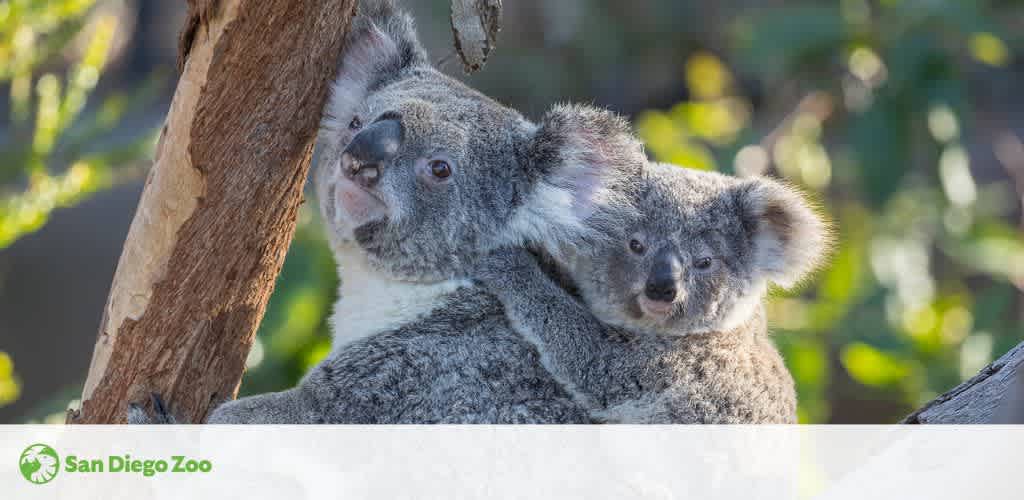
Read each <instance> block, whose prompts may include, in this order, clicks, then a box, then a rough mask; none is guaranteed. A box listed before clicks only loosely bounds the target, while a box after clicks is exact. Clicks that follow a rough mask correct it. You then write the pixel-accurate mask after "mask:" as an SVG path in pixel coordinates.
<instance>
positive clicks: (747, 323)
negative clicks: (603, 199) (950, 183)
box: [475, 164, 829, 424]
mask: <svg viewBox="0 0 1024 500" xmlns="http://www.w3.org/2000/svg"><path fill="white" fill-rule="evenodd" d="M634 199H635V204H636V212H635V213H633V214H632V215H629V216H626V217H623V219H622V220H621V221H620V222H621V224H620V225H619V227H618V230H617V232H616V236H615V237H614V238H609V239H607V240H605V241H602V242H597V243H596V244H597V246H598V247H597V248H596V249H593V251H589V252H576V253H575V254H571V253H566V255H567V256H566V257H563V259H562V260H559V259H555V260H556V264H557V265H558V266H559V267H560V268H561V269H562V276H557V277H555V279H552V278H550V277H549V275H548V274H549V273H546V272H545V269H543V268H542V267H541V266H540V265H539V264H538V262H537V261H536V260H535V259H534V258H533V257H532V255H531V253H530V252H528V251H527V250H525V249H500V250H498V251H496V252H494V253H492V255H491V256H490V257H488V258H487V259H484V260H483V261H481V269H480V270H478V271H477V272H476V273H475V276H476V278H477V280H479V281H480V282H481V283H482V284H483V286H485V287H486V288H487V289H488V290H489V291H490V292H491V293H493V294H495V295H496V296H497V297H498V298H499V299H500V300H501V303H502V304H503V305H504V307H505V311H506V314H508V316H509V318H510V320H511V321H512V324H513V325H514V326H515V328H516V329H517V330H518V331H520V332H521V333H522V334H523V335H524V336H525V337H526V338H528V339H530V340H531V342H533V343H535V344H536V345H538V347H539V350H540V352H541V362H542V363H543V364H544V366H545V367H547V368H548V370H549V371H550V372H551V373H552V374H553V375H554V376H555V377H556V378H557V379H558V380H559V381H561V382H562V383H563V385H564V386H565V387H567V388H568V389H569V390H570V392H571V393H572V394H573V395H574V398H575V399H576V400H577V401H578V402H580V404H581V405H582V406H584V407H585V408H587V410H588V412H589V414H590V415H591V417H592V418H593V419H595V420H596V421H602V422H615V423H661V424H669V423H795V422H796V394H795V391H794V387H793V380H792V377H791V376H790V374H789V372H788V371H787V370H786V367H785V365H784V364H783V360H782V358H781V357H780V356H779V353H778V351H777V350H776V349H775V347H774V345H773V344H772V342H771V340H770V339H769V336H768V333H767V327H766V323H765V313H764V307H763V304H762V302H763V299H764V297H765V295H766V290H767V287H768V284H769V283H774V284H776V285H779V286H783V287H789V286H792V285H794V284H796V283H797V282H798V281H800V280H801V279H802V278H803V277H804V276H805V275H806V274H807V273H808V272H810V271H811V270H813V269H814V268H815V267H816V265H817V263H818V262H819V261H820V259H821V257H822V255H823V253H824V251H825V249H826V247H827V245H828V239H829V238H828V230H827V226H826V224H825V223H824V222H823V221H822V219H820V218H819V217H818V216H817V215H816V214H815V212H814V211H813V210H812V209H811V208H810V207H809V206H808V204H807V203H806V202H805V201H804V200H803V198H802V197H801V196H800V195H799V194H797V192H796V191H794V190H793V189H790V188H788V187H786V186H784V185H782V184H780V183H777V182H774V181H771V180H768V179H751V180H743V179H737V178H733V177H728V176H725V175H721V174H717V173H709V172H700V171H695V170H689V169H684V168H680V167H677V166H673V165H665V164H653V165H651V166H650V167H649V168H648V169H647V171H646V173H645V175H644V180H643V182H642V183H640V185H639V187H638V189H637V190H636V192H635V194H634ZM620 216H621V214H620ZM566 279H567V280H569V282H571V283H572V285H573V287H574V289H575V290H576V291H577V292H578V295H579V297H578V298H579V299H580V300H577V297H574V296H573V295H571V294H570V293H569V292H567V291H566V290H565V289H564V288H563V287H562V286H560V284H559V283H558V280H566Z"/></svg>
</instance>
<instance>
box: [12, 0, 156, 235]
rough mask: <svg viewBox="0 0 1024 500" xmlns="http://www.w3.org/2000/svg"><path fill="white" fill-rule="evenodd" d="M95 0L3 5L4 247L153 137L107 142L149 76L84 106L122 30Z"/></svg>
mask: <svg viewBox="0 0 1024 500" xmlns="http://www.w3.org/2000/svg"><path fill="white" fill-rule="evenodd" d="M116 3H117V2H107V4H108V5H107V6H108V7H109V6H110V5H113V4H116ZM94 4H96V1H95V0H63V1H61V0H12V1H10V2H6V3H2V4H0V84H5V83H6V84H8V87H9V89H10V96H9V97H10V108H9V112H10V121H9V129H8V130H6V131H5V134H4V135H5V137H6V140H5V141H4V142H3V143H2V144H0V156H2V157H3V158H4V161H3V163H2V165H0V249H2V248H4V247H6V246H8V245H10V244H11V243H13V242H14V241H15V240H16V239H18V238H19V237H20V236H22V235H24V234H26V233H29V232H32V231H35V230H37V229H39V228H40V227H42V226H43V224H45V223H46V220H47V218H48V217H49V215H50V213H51V212H52V211H53V210H54V209H55V208H58V207H68V206H72V205H74V204H75V203H77V202H79V201H81V200H82V199H83V198H85V197H86V196H88V195H90V194H92V193H95V192H96V191H98V190H100V189H104V188H107V187H110V186H111V185H113V184H114V183H115V182H116V181H117V180H118V178H119V177H123V176H124V175H125V173H124V172H121V171H119V169H120V167H125V166H132V164H133V161H135V160H136V159H139V158H142V157H144V156H145V155H146V153H147V151H148V150H149V149H150V146H151V144H152V143H153V135H152V132H151V131H148V133H143V134H138V133H136V134H133V135H132V137H131V138H130V139H129V140H125V141H121V142H119V143H113V144H112V143H108V142H106V141H109V140H110V137H111V135H112V134H111V133H112V132H113V131H114V129H115V128H116V127H117V126H118V125H121V120H122V119H123V117H124V114H125V112H126V111H127V110H129V109H134V108H137V107H138V106H139V105H140V104H142V103H143V102H144V100H145V99H147V98H150V97H152V96H153V95H154V93H155V92H154V90H155V89H154V88H153V87H154V85H153V84H150V85H143V86H142V87H141V88H140V89H137V90H135V91H134V92H133V93H132V94H123V93H114V94H113V95H110V96H107V97H106V98H105V99H103V100H102V102H100V103H99V104H98V105H96V106H93V107H92V109H89V110H88V111H86V104H87V101H88V100H89V97H90V95H91V94H92V93H93V90H94V88H95V87H96V84H97V83H98V82H99V79H100V76H101V73H102V71H103V69H104V66H105V65H106V62H107V58H108V55H109V53H110V51H111V47H112V41H113V39H114V37H115V35H116V34H117V30H118V19H117V17H116V16H115V15H113V14H111V13H106V12H104V11H103V10H102V9H93V7H94ZM62 62H63V64H62ZM62 73H63V74H62ZM97 143H103V144H102V145H100V146H98V147H97ZM135 173H136V174H137V172H135Z"/></svg>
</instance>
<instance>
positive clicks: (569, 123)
mask: <svg viewBox="0 0 1024 500" xmlns="http://www.w3.org/2000/svg"><path fill="white" fill-rule="evenodd" d="M525 151H526V158H525V163H526V170H527V176H528V177H529V184H530V186H529V189H530V191H529V193H530V194H529V196H528V197H526V198H525V199H524V200H523V202H522V205H521V206H520V207H519V209H518V213H517V214H516V216H515V217H514V219H513V225H514V228H515V229H520V230H522V231H521V232H523V233H525V235H524V237H525V238H526V239H528V240H532V241H534V242H551V241H553V242H555V244H560V243H566V242H567V241H566V240H573V239H576V238H578V237H580V236H584V233H585V232H587V231H588V229H594V227H595V225H596V224H599V223H600V219H601V217H600V215H601V214H604V215H607V214H609V213H613V212H621V211H622V210H628V209H629V202H628V200H629V196H628V195H627V193H628V191H629V189H630V187H631V185H634V184H636V183H637V182H638V180H639V178H640V173H641V171H642V169H643V167H644V165H645V164H646V161H647V158H646V156H645V155H644V151H643V145H642V144H641V143H640V141H639V140H637V138H636V137H635V136H634V135H633V133H632V130H631V128H630V126H629V122H627V121H626V120H625V119H624V118H622V117H620V116H619V115H616V114H615V113H612V112H611V111H607V110H603V109H597V108H593V107H589V106H580V105H559V106H555V107H554V108H553V109H551V110H550V111H548V112H547V113H546V114H545V115H544V117H543V118H542V119H541V121H540V123H539V124H538V126H537V129H536V131H535V132H534V133H533V134H532V136H531V137H529V139H528V145H527V147H526V148H525Z"/></svg>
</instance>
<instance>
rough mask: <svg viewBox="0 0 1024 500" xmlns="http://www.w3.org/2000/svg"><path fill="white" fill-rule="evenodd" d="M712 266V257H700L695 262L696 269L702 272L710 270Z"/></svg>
mask: <svg viewBox="0 0 1024 500" xmlns="http://www.w3.org/2000/svg"><path fill="white" fill-rule="evenodd" d="M711 264H712V260H711V257H700V258H698V259H697V260H694V261H693V267H694V269H698V270H700V271H707V270H708V269H711Z"/></svg>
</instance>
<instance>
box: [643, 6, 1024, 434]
mask: <svg viewBox="0 0 1024 500" xmlns="http://www.w3.org/2000/svg"><path fill="white" fill-rule="evenodd" d="M788 3H789V4H790V5H789V6H786V7H775V8H771V9H755V10H750V11H745V12H742V13H740V14H739V15H738V16H737V17H736V19H735V21H734V23H733V25H732V28H733V29H732V31H731V32H732V34H733V37H732V40H731V43H730V45H729V48H728V49H727V50H723V51H722V52H721V54H720V55H718V56H716V55H711V54H709V53H707V52H698V53H696V54H693V55H692V56H691V57H690V58H689V60H688V62H687V63H686V65H685V68H683V71H684V72H685V74H686V81H687V82H688V86H689V94H690V96H691V98H690V100H687V101H685V102H682V103H680V104H678V105H676V106H673V107H672V108H671V109H669V110H666V111H661V110H658V111H649V112H645V113H643V114H642V115H641V116H640V117H639V119H638V122H637V127H638V130H639V132H640V134H641V135H642V136H643V138H644V139H645V140H646V141H647V144H648V145H649V149H650V151H651V153H652V154H653V155H654V156H655V157H656V158H657V159H659V160H664V161H668V162H672V163H677V164H680V165H684V166H687V167H691V168H700V169H717V170H721V171H724V172H728V173H735V174H739V175H760V174H775V175H779V176H781V177H783V178H785V179H787V180H789V181H791V182H792V183H795V184H797V185H800V186H802V187H803V188H804V189H805V190H806V191H807V192H808V193H809V194H810V195H811V197H812V198H813V199H815V200H818V201H819V202H821V203H822V205H823V207H824V209H825V211H826V212H827V213H828V214H829V215H830V216H831V218H832V219H833V220H834V222H835V226H836V228H837V232H838V239H839V242H838V245H837V248H836V249H835V253H834V255H833V257H832V259H831V263H830V265H828V266H827V267H826V268H825V269H823V270H822V271H821V272H820V273H819V275H818V276H817V279H816V280H814V281H813V283H812V284H810V285H809V286H805V287H804V289H803V290H802V291H800V292H798V293H793V294H776V295H777V296H775V297H774V298H773V300H772V301H771V304H770V311H769V317H770V318H771V321H772V323H773V325H774V326H775V330H776V333H777V335H776V338H777V340H778V343H779V344H780V347H781V348H782V350H783V352H784V355H785V357H786V359H787V362H788V365H789V367H790V369H791V370H792V371H793V375H794V378H795V379H796V381H797V386H798V391H799V396H800V418H801V421H804V422H827V421H836V420H840V421H843V420H845V419H848V418H849V417H848V416H847V417H845V418H844V415H840V414H832V410H833V406H835V404H834V403H836V402H837V401H848V402H854V403H853V404H857V403H858V402H868V401H871V402H873V404H874V405H875V406H883V407H884V408H882V409H881V410H878V411H876V412H875V413H876V415H874V417H875V418H878V416H881V417H882V418H884V419H886V420H888V421H892V420H895V419H898V418H899V417H900V416H901V415H903V414H905V413H907V412H909V411H910V410H911V409H913V408H914V407H917V406H918V405H920V404H922V403H924V402H926V401H927V400H929V399H930V398H933V397H934V396H935V395H936V394H938V393H941V392H944V391H945V390H947V389H949V388H950V387H952V386H953V385H955V384H956V383H958V382H959V381H961V380H962V379H965V378H967V377H970V376H972V375H974V374H975V373H976V372H977V371H978V370H979V369H980V368H982V367H983V366H984V365H985V364H987V363H988V362H990V361H991V360H992V359H993V357H994V356H995V355H997V354H999V353H1002V352H1005V351H1006V350H1008V349H1009V347H1011V346H1013V345H1014V344H1015V343H1017V342H1019V341H1020V340H1022V338H1021V333H1022V331H1024V323H1022V319H1021V317H1020V314H1019V312H1020V311H1019V309H1018V307H1019V306H1014V300H1015V296H1016V295H1019V294H1020V290H1021V289H1024V236H1022V232H1021V230H1020V227H1019V226H1016V224H1015V223H1014V222H1013V220H1012V219H1013V217H1014V216H1019V212H1018V210H1019V207H1018V206H1016V205H1015V200H1019V199H1020V196H1021V193H1016V192H1014V190H1013V186H1012V183H1011V182H1010V181H1011V180H1012V179H1008V178H1007V176H1006V173H1005V172H1000V171H998V168H997V169H996V170H997V171H996V172H995V173H994V174H993V173H991V172H989V173H986V175H985V176H984V178H986V179H988V180H987V181H986V182H985V183H983V182H982V181H981V180H979V179H980V177H979V176H978V175H977V173H976V172H975V167H974V161H973V159H974V157H975V156H979V155H980V154H979V153H977V152H976V150H982V149H985V148H991V144H986V143H985V142H984V140H985V139H986V137H985V136H984V135H982V134H984V132H978V131H977V130H976V127H975V121H974V118H975V115H974V113H975V111H976V107H977V106H976V103H975V102H973V100H972V99H974V96H976V95H978V94H982V95H983V94H984V93H985V92H986V88H985V82H984V80H981V79H979V78H977V77H976V76H975V75H977V74H978V73H980V72H991V71H999V69H1000V68H1005V67H1006V66H1008V65H1009V64H1010V63H1011V62H1012V61H1014V60H1015V58H1018V57H1019V54H1020V50H1021V48H1022V47H1021V45H1022V44H1021V42H1022V40H1021V38H1020V37H1019V35H1017V36H1015V32H1014V30H1013V26H1014V25H1012V24H1007V25H1004V24H1003V23H1004V22H1008V21H1007V19H1006V18H1005V17H1003V16H1001V15H1000V13H1001V12H1003V10H1004V9H1003V8H1004V7H1005V5H1003V4H1006V3H1009V2H963V1H958V0H935V1H928V2H924V1H912V0H903V1H899V0H889V1H881V2H867V1H864V0H844V1H842V2H836V3H830V4H827V5H826V4H825V3H824V2H814V3H805V4H797V5H794V4H795V2H788ZM1017 19H1018V23H1019V17H1018V18H1017ZM1018 26H1019V25H1018ZM723 60H729V61H732V62H733V67H732V69H729V68H727V64H726V63H725V62H723ZM734 72H735V73H736V74H740V75H742V77H743V79H744V80H745V81H752V82H756V83H755V85H756V86H759V87H763V88H766V89H783V90H784V91H783V92H779V93H778V94H776V95H772V96H770V97H769V98H767V99H765V102H762V103H761V104H760V107H761V108H763V109H764V110H762V109H753V107H754V105H753V103H752V102H751V100H750V99H748V98H745V97H744V96H743V95H742V90H741V89H738V88H737V87H736V85H734V82H735V81H737V77H735V76H734ZM1018 78H1019V75H1018ZM1017 81H1018V82H1019V80H1017ZM773 108H774V109H776V110H777V109H779V108H781V109H783V110H789V111H786V112H785V113H783V114H781V115H780V114H779V113H778V111H776V112H775V113H774V115H773V114H772V113H771V112H770V111H771V110H772V109H773ZM997 111H998V110H997ZM752 115H758V118H760V120H752V119H751V116H752ZM1017 144H1019V139H1018V140H1017ZM968 145H970V147H969V146H968ZM1018 153H1024V150H1020V151H1018ZM1016 161H1018V162H1024V157H1020V158H1017V160H1016ZM990 170H991V168H990ZM1018 300H1019V299H1018ZM878 403H882V404H878ZM878 414H880V415H878ZM876 421H877V420H876Z"/></svg>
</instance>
